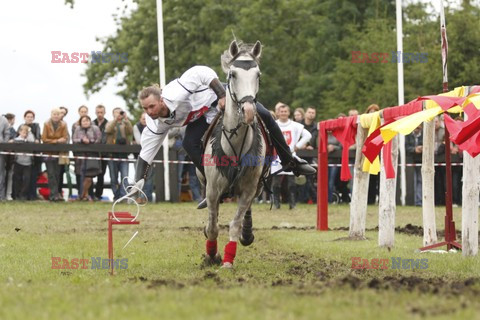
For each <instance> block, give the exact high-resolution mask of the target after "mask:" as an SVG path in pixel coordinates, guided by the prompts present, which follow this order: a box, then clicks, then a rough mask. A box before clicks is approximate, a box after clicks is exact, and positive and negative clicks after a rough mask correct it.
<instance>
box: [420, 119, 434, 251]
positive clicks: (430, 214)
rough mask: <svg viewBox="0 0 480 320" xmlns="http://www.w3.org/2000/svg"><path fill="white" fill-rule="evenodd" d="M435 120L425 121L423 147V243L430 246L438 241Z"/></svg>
mask: <svg viewBox="0 0 480 320" xmlns="http://www.w3.org/2000/svg"><path fill="white" fill-rule="evenodd" d="M434 153H435V122H434V121H433V120H432V121H426V122H424V123H423V148H422V213H423V245H424V246H429V245H431V244H434V243H436V242H437V227H436V224H435V197H434V195H435V193H434V192H435V191H434V190H435V183H434V181H435V168H434Z"/></svg>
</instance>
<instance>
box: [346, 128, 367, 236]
mask: <svg viewBox="0 0 480 320" xmlns="http://www.w3.org/2000/svg"><path fill="white" fill-rule="evenodd" d="M366 138H367V129H364V128H362V126H361V125H360V124H359V125H358V126H357V137H356V145H357V149H356V152H355V166H354V167H353V172H354V173H353V190H352V201H351V202H350V230H349V234H348V236H349V237H350V238H363V239H365V222H366V217H367V202H368V178H369V177H370V174H369V173H368V172H363V171H362V167H363V161H364V156H363V154H362V147H363V144H364V143H365V139H366Z"/></svg>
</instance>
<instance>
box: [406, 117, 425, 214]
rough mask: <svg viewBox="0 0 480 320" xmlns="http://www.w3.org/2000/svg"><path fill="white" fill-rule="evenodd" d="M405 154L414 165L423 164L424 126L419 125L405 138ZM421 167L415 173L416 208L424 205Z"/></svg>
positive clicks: (416, 168)
mask: <svg viewBox="0 0 480 320" xmlns="http://www.w3.org/2000/svg"><path fill="white" fill-rule="evenodd" d="M405 153H406V154H407V157H411V159H412V160H413V163H415V164H421V163H422V153H423V132H422V125H419V126H418V127H417V128H415V130H413V132H412V133H410V134H409V135H406V136H405ZM421 169H422V168H421V166H420V165H417V166H415V167H414V171H413V181H414V182H413V183H414V184H413V192H414V201H415V205H416V206H421V205H422V170H421Z"/></svg>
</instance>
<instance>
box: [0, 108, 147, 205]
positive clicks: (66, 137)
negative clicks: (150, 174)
mask: <svg viewBox="0 0 480 320" xmlns="http://www.w3.org/2000/svg"><path fill="white" fill-rule="evenodd" d="M88 111H89V110H88V107H87V106H84V105H82V106H80V107H79V108H78V120H77V121H75V123H74V124H73V125H72V127H71V131H70V132H69V130H68V127H67V124H66V122H65V121H64V117H65V116H66V115H67V114H68V108H66V107H59V108H54V109H52V110H51V112H50V117H49V119H48V120H47V121H46V122H45V123H44V124H43V127H42V128H41V127H40V124H38V123H37V122H35V112H34V111H32V110H27V111H25V112H24V114H23V118H24V123H22V124H21V125H20V126H19V127H18V128H17V129H15V126H14V125H15V118H16V117H15V115H14V114H12V113H7V114H5V115H3V116H0V130H1V131H0V142H1V143H6V142H8V143H43V144H65V143H72V144H118V145H127V144H131V143H132V139H133V132H134V130H133V127H132V124H131V123H130V120H129V119H128V117H127V116H126V112H125V111H123V110H122V109H121V108H115V109H114V110H113V115H112V116H113V120H112V121H108V120H107V119H106V118H105V107H104V106H103V105H98V106H97V107H96V108H95V114H96V119H95V120H93V121H92V119H91V118H90V116H89V115H88ZM137 129H140V132H141V130H142V129H143V128H142V127H141V126H140V125H139V126H138V127H137ZM137 139H138V137H137ZM138 141H139V140H138ZM74 155H76V156H82V157H89V158H88V159H76V160H75V163H74V165H75V169H74V173H75V176H76V179H75V181H76V185H75V187H76V189H77V194H78V196H77V199H78V200H83V201H93V200H101V199H102V197H103V192H104V175H105V173H106V168H107V166H108V167H109V172H110V180H111V186H112V192H113V194H114V199H118V198H119V197H121V196H122V195H124V194H125V193H124V190H123V188H122V187H121V186H122V179H123V178H125V177H126V176H128V162H127V161H115V160H98V157H99V156H108V157H110V156H111V157H114V158H120V159H121V160H124V159H125V160H127V159H126V158H127V157H128V154H126V153H118V154H117V153H114V154H107V153H103V154H100V153H92V152H88V153H83V152H82V153H78V152H76V153H74ZM90 158H92V159H90ZM96 158H97V159H96ZM42 164H44V167H45V170H44V171H42ZM69 165H70V160H69V156H68V152H54V151H45V152H42V155H41V156H35V154H33V155H32V154H28V153H17V154H15V155H0V200H5V199H7V200H37V199H42V198H44V199H48V200H50V201H65V200H66V199H65V198H66V195H64V194H63V186H64V181H63V179H64V176H66V177H67V184H68V186H69V197H71V196H72V179H71V177H70V171H69ZM118 174H120V177H118ZM94 178H96V184H95V185H94V183H93V179H94ZM45 182H46V183H47V184H48V188H43V190H39V188H38V184H39V183H45ZM150 183H151V181H150ZM150 186H151V184H150ZM147 187H148V185H147ZM146 193H147V194H149V195H150V196H149V200H151V189H150V192H148V190H146Z"/></svg>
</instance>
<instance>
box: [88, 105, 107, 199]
mask: <svg viewBox="0 0 480 320" xmlns="http://www.w3.org/2000/svg"><path fill="white" fill-rule="evenodd" d="M95 115H96V116H97V118H96V119H95V120H93V124H94V125H96V126H97V127H98V128H99V129H100V132H101V133H102V141H101V142H100V143H102V144H105V143H106V142H107V135H106V133H105V128H106V127H107V123H108V120H107V119H106V118H105V106H103V105H101V104H99V105H98V106H97V107H96V108H95ZM100 156H102V154H100ZM101 162H102V172H101V173H100V174H99V175H98V176H97V183H96V185H95V193H94V195H93V199H94V200H101V199H102V195H103V185H104V176H105V171H107V165H108V160H102V161H101ZM91 189H93V185H92V187H91ZM92 191H93V190H92ZM90 193H93V192H90Z"/></svg>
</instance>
